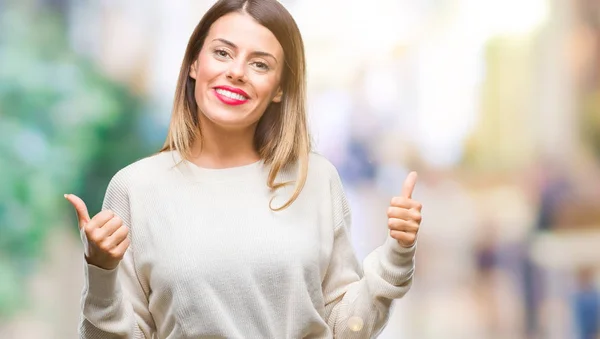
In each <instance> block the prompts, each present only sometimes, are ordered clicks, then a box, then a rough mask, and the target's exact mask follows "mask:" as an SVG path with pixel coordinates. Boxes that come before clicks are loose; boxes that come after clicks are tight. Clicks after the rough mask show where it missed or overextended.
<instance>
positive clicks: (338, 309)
mask: <svg viewBox="0 0 600 339" xmlns="http://www.w3.org/2000/svg"><path fill="white" fill-rule="evenodd" d="M267 174H268V167H267V166H264V164H263V163H262V162H260V161H259V162H256V163H253V164H250V165H246V166H240V167H235V168H227V169H206V168H200V167H198V166H196V165H194V164H192V163H190V162H187V161H185V160H182V159H181V158H180V156H179V154H178V153H177V152H163V153H159V154H157V155H153V156H150V157H147V158H144V159H142V160H139V161H137V162H135V163H133V164H131V165H129V166H127V167H125V168H124V169H122V170H120V171H119V172H118V173H117V174H116V175H115V176H114V177H113V178H112V180H111V181H110V184H109V186H108V189H107V192H106V196H105V199H104V204H103V209H110V210H112V211H113V212H114V213H115V214H116V215H118V216H119V217H121V218H122V219H123V222H124V224H125V225H126V226H128V227H129V228H130V234H129V236H130V239H131V245H130V247H129V249H128V250H127V252H126V254H125V257H124V259H123V261H121V263H120V264H119V267H117V268H116V269H114V270H103V269H101V268H98V267H95V266H93V265H89V264H85V263H84V267H85V285H84V289H83V294H82V299H81V300H82V315H81V321H80V326H79V332H80V338H85V339H109V338H148V339H151V338H161V339H163V338H165V339H166V338H177V339H186V338H194V339H199V338H251V339H263V338H264V339H283V338H289V339H299V338H344V339H345V338H374V337H376V336H377V335H378V334H379V333H380V332H381V330H382V329H383V327H384V326H385V324H386V323H387V321H388V318H389V313H390V307H391V305H392V300H393V299H397V298H400V297H402V296H403V295H404V294H405V293H406V292H407V291H408V290H409V288H410V285H411V282H412V278H413V270H414V253H415V246H413V247H412V248H403V247H401V246H400V245H399V244H398V242H397V241H396V240H394V239H392V238H391V237H389V236H388V237H387V240H386V241H385V243H384V244H383V245H382V246H380V247H378V248H377V249H376V250H375V251H373V252H372V253H371V254H369V255H368V256H367V257H366V258H365V260H364V262H363V263H362V265H361V264H360V263H359V262H358V260H357V258H356V255H355V253H354V250H353V247H352V244H351V240H350V239H351V237H350V210H349V207H348V203H347V200H346V196H345V194H344V191H343V187H342V183H341V180H340V177H339V175H338V172H337V171H336V169H335V167H334V166H333V165H332V164H331V163H330V162H329V161H327V160H326V159H325V158H323V157H322V156H320V155H317V154H314V153H313V154H311V155H310V159H309V173H308V178H307V182H306V185H305V187H304V189H303V191H302V193H301V195H300V196H299V198H298V199H297V200H296V201H295V202H294V203H293V204H292V205H291V206H290V207H288V208H287V209H285V210H283V211H280V212H275V211H272V210H271V209H270V208H269V203H270V202H271V199H273V200H272V202H271V203H272V204H273V206H274V207H277V206H280V205H282V204H283V203H284V202H285V201H287V199H288V198H289V196H290V195H291V194H292V192H293V185H290V186H286V187H284V188H281V189H278V190H276V191H275V192H272V191H270V190H269V189H268V187H267V186H266V181H267ZM294 178H295V169H294V168H290V169H288V170H286V171H282V172H281V173H280V175H279V177H278V181H288V180H294ZM382 210H383V211H385V206H382ZM369 226H370V227H386V225H369Z"/></svg>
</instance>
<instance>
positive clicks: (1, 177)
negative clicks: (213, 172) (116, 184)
mask: <svg viewBox="0 0 600 339" xmlns="http://www.w3.org/2000/svg"><path fill="white" fill-rule="evenodd" d="M63 15H64V13H62V12H57V11H50V10H48V8H45V7H43V6H40V3H38V4H37V5H36V6H33V5H32V3H31V2H28V1H25V2H17V1H14V2H8V3H4V4H3V10H2V11H1V12H0V65H2V67H0V136H1V138H0V320H1V319H2V318H6V317H8V316H10V315H12V314H14V313H15V312H16V311H18V310H19V308H20V307H22V305H26V304H27V299H26V294H25V288H24V282H25V281H26V280H25V279H26V278H27V276H28V274H30V273H31V272H32V271H33V270H34V269H35V267H36V266H37V264H38V263H39V261H40V259H42V258H41V254H42V253H43V244H44V240H45V238H46V237H47V235H48V234H49V232H52V230H53V229H54V228H55V227H57V225H59V226H58V227H64V226H68V227H70V228H72V229H73V231H74V234H75V233H76V231H77V228H76V221H75V215H74V213H71V214H72V222H71V223H69V224H68V225H64V215H65V212H66V211H69V212H72V211H71V210H70V209H71V207H70V205H68V204H67V203H66V202H65V200H64V199H63V197H62V196H63V194H64V193H77V194H78V195H80V196H81V197H82V198H83V199H84V200H85V201H86V202H87V203H88V206H89V207H90V213H91V214H94V213H95V212H97V210H98V209H99V207H100V204H101V201H102V199H103V195H104V191H105V189H106V185H107V184H108V181H109V180H110V177H111V176H112V175H114V173H115V172H116V171H117V170H118V169H119V168H122V167H123V166H125V165H127V164H128V163H131V162H133V161H134V160H136V159H138V158H141V157H142V156H144V155H147V154H148V153H149V152H150V151H151V150H156V148H157V147H158V145H148V143H147V142H144V138H143V137H142V133H141V131H140V128H139V127H138V126H140V125H141V124H140V123H138V122H139V120H140V118H141V116H142V113H143V105H142V103H143V101H142V100H140V98H138V97H136V96H135V95H134V94H132V93H130V92H129V91H128V89H127V88H125V87H124V86H122V85H120V84H118V83H115V82H113V81H111V80H110V79H108V78H107V77H105V76H103V74H102V72H101V71H99V70H97V69H96V68H95V67H94V65H93V64H91V63H90V62H88V61H86V60H85V59H83V58H81V57H78V56H77V55H76V54H75V53H74V52H73V51H72V50H70V48H69V44H68V41H67V36H68V35H67V28H66V27H65V25H64V22H65V21H64V20H63V17H62V16H63Z"/></svg>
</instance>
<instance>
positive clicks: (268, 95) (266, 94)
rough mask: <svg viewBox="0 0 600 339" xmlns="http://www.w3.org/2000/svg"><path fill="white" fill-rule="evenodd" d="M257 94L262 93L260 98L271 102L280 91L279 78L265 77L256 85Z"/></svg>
mask: <svg viewBox="0 0 600 339" xmlns="http://www.w3.org/2000/svg"><path fill="white" fill-rule="evenodd" d="M255 86H256V89H257V92H260V96H261V97H263V98H264V99H265V100H267V101H270V100H271V99H272V98H273V97H274V96H275V94H277V91H278V89H279V78H278V77H274V76H273V77H264V78H262V79H260V80H259V81H257V82H256V83H255Z"/></svg>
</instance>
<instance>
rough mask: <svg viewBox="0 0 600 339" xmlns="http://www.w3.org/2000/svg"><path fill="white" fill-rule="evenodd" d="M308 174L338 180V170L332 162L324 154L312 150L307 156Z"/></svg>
mask: <svg viewBox="0 0 600 339" xmlns="http://www.w3.org/2000/svg"><path fill="white" fill-rule="evenodd" d="M308 175H309V176H318V177H320V178H326V179H328V180H339V173H338V170H337V168H336V167H335V166H334V165H333V163H332V162H331V161H329V159H327V158H326V157H325V156H323V155H321V154H319V153H317V152H314V151H313V152H311V153H310V154H309V156H308Z"/></svg>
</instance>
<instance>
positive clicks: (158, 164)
mask: <svg viewBox="0 0 600 339" xmlns="http://www.w3.org/2000/svg"><path fill="white" fill-rule="evenodd" d="M178 160H179V158H177V156H176V154H175V153H173V152H161V153H156V154H153V155H150V156H147V157H144V158H141V159H139V160H137V161H135V162H133V163H131V164H129V165H127V166H125V167H124V168H122V169H120V170H119V171H118V172H117V173H116V174H115V175H114V176H113V177H112V178H111V180H110V183H109V188H111V187H114V188H120V189H121V190H129V189H130V188H133V187H139V186H140V185H142V186H143V185H145V184H148V183H152V182H156V181H157V180H159V179H160V178H164V177H165V176H166V174H168V173H169V172H171V171H173V169H174V168H175V166H176V165H177V162H178Z"/></svg>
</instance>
